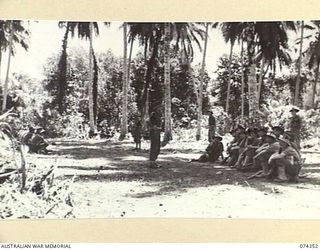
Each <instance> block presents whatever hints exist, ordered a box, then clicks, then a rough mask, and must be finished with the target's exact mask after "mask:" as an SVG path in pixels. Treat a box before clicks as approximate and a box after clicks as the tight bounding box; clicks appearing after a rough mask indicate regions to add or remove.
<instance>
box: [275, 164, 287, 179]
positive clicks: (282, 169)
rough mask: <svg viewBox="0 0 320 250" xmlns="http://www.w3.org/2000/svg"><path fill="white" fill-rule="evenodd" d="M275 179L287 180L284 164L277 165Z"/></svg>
mask: <svg viewBox="0 0 320 250" xmlns="http://www.w3.org/2000/svg"><path fill="white" fill-rule="evenodd" d="M277 179H279V180H281V181H287V180H288V178H287V176H286V168H285V167H284V166H279V167H278V177H277Z"/></svg>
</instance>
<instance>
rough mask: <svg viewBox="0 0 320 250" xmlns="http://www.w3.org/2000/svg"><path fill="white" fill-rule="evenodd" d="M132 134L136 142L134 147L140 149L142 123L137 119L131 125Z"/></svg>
mask: <svg viewBox="0 0 320 250" xmlns="http://www.w3.org/2000/svg"><path fill="white" fill-rule="evenodd" d="M132 136H133V140H134V142H135V144H136V149H141V138H142V125H141V122H140V121H138V122H137V123H136V124H135V126H134V127H133V129H132Z"/></svg>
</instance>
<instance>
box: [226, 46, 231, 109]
mask: <svg viewBox="0 0 320 250" xmlns="http://www.w3.org/2000/svg"><path fill="white" fill-rule="evenodd" d="M232 54H233V42H231V47H230V55H229V66H228V88H227V100H226V113H227V114H228V112H229V107H230V89H231V73H232V72H231V65H232Z"/></svg>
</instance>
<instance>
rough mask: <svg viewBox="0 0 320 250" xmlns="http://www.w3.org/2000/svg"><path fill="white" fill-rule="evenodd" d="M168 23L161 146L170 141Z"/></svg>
mask: <svg viewBox="0 0 320 250" xmlns="http://www.w3.org/2000/svg"><path fill="white" fill-rule="evenodd" d="M170 26H171V24H170V23H165V24H164V121H165V124H164V137H163V142H162V145H163V146H165V145H166V144H167V143H168V142H169V141H170V140H172V131H171V90H170V41H171V34H170V30H171V29H170V28H171V27H170Z"/></svg>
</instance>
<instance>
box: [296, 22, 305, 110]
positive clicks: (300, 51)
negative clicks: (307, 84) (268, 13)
mask: <svg viewBox="0 0 320 250" xmlns="http://www.w3.org/2000/svg"><path fill="white" fill-rule="evenodd" d="M300 31H301V35H300V49H299V58H298V74H297V79H296V89H295V95H294V100H293V104H294V105H296V106H299V92H300V77H301V65H302V46H303V36H304V35H303V33H304V21H301V23H300Z"/></svg>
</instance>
